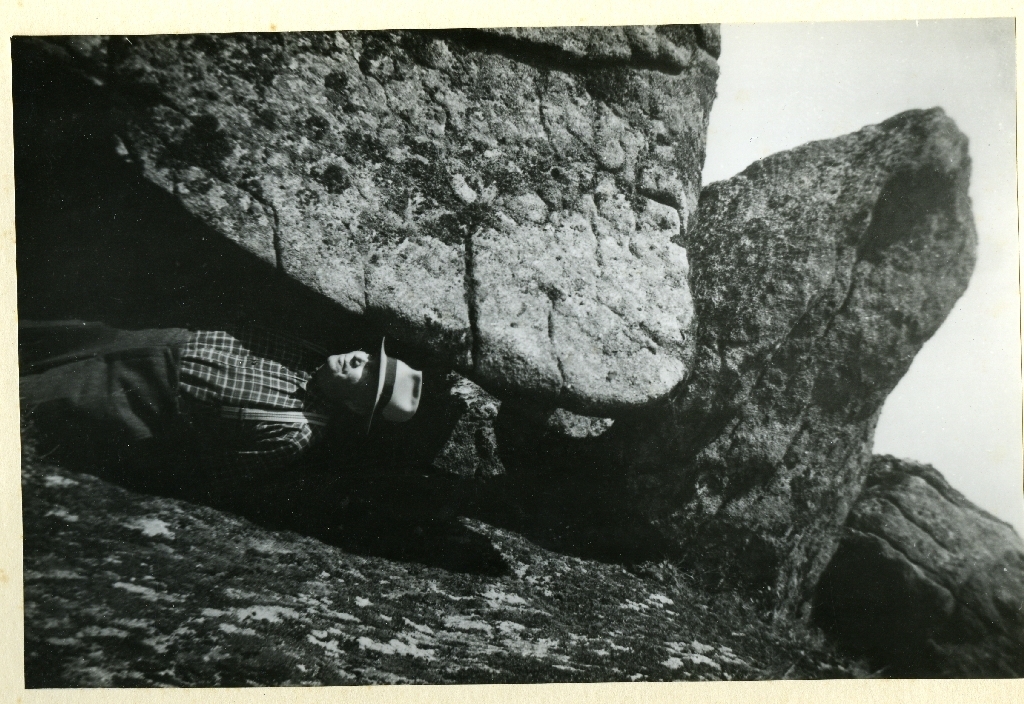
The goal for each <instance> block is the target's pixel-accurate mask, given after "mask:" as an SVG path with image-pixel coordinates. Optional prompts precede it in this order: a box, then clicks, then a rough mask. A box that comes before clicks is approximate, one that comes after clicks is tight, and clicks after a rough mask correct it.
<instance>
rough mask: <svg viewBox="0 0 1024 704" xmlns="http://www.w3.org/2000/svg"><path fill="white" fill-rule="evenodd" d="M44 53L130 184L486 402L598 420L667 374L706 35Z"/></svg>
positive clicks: (135, 45)
mask: <svg viewBox="0 0 1024 704" xmlns="http://www.w3.org/2000/svg"><path fill="white" fill-rule="evenodd" d="M57 41H58V42H60V41H62V42H63V46H65V47H67V48H68V49H69V50H70V51H71V52H72V53H74V54H76V55H80V56H85V57H90V58H91V65H90V66H89V70H92V71H94V72H95V73H97V74H98V76H99V77H100V80H102V81H104V82H105V83H106V84H108V85H109V88H110V95H111V105H112V106H113V107H114V110H115V113H116V120H115V122H116V123H117V124H118V125H120V127H119V132H120V136H121V139H122V142H123V145H124V149H125V151H126V152H127V153H128V154H129V155H130V156H131V157H133V158H134V159H135V160H136V162H137V163H138V165H139V166H140V167H141V169H142V170H143V172H144V173H145V175H146V177H147V178H149V179H150V180H151V181H152V182H154V183H156V184H158V185H160V186H161V187H163V188H164V189H166V190H167V191H168V192H171V193H173V194H174V195H175V196H176V197H177V198H178V199H179V200H180V201H181V203H182V204H183V205H184V206H185V207H186V208H187V209H188V210H189V211H191V212H192V213H193V214H195V215H196V216H198V217H199V218H201V219H202V220H203V221H205V222H206V223H207V224H209V225H210V226H212V227H213V228H214V229H216V230H217V231H218V232H221V233H222V234H224V235H225V236H227V237H229V238H230V239H232V240H234V241H236V242H238V243H239V244H241V245H242V246H243V247H245V248H247V249H249V250H250V251H252V252H253V253H255V254H256V255H257V256H259V257H261V258H263V259H264V260H267V261H270V262H274V263H275V264H276V265H277V266H278V267H279V268H280V269H282V270H283V271H285V272H287V273H288V274H289V275H290V276H292V277H294V278H295V279H297V280H299V281H301V282H303V283H304V284H306V285H308V286H309V287H311V288H312V289H314V290H316V291H319V292H321V293H322V294H324V295H325V296H327V297H328V298H330V299H331V300H334V301H337V302H338V303H340V304H341V305H342V306H343V307H344V308H345V309H346V310H348V311H350V312H353V313H358V314H365V315H366V316H367V317H368V318H369V319H370V320H372V321H373V322H375V323H377V324H378V325H380V326H381V327H382V328H383V329H384V330H385V331H386V332H387V333H388V334H390V335H392V336H394V337H396V338H398V339H400V340H402V341H403V342H405V343H408V344H411V345H414V346H416V347H418V348H419V349H422V350H426V351H429V352H430V353H432V354H433V355H434V357H435V359H436V361H439V362H443V363H447V364H451V365H453V366H455V367H456V368H458V369H459V370H460V371H462V372H463V373H465V374H466V375H467V376H469V377H471V378H473V379H474V380H475V381H477V382H478V383H480V384H482V385H483V386H485V387H486V388H488V389H490V390H492V391H498V392H508V393H515V394H519V395H525V396H526V397H530V398H533V399H535V400H538V401H541V402H544V403H547V404H550V405H559V406H562V407H566V408H569V409H570V410H575V411H578V412H584V413H588V414H591V415H616V414H623V413H628V412H630V411H632V410H634V409H636V408H638V407H643V406H645V405H649V404H650V403H651V402H653V401H656V400H658V399H661V398H664V397H665V396H666V395H667V394H668V393H669V391H670V390H671V389H672V388H673V387H674V386H675V385H677V384H678V383H679V382H680V381H682V380H683V378H684V377H685V376H686V373H687V371H688V369H689V360H690V356H691V352H692V346H693V343H692V335H691V334H690V332H691V327H692V321H693V306H692V301H691V298H690V294H689V289H688V285H687V276H688V266H687V261H686V253H685V251H684V250H683V249H682V248H681V247H680V246H679V245H678V244H677V242H678V241H679V240H678V238H679V236H680V234H681V233H682V232H684V231H685V230H686V229H687V227H688V224H689V220H690V219H691V218H692V216H693V213H694V212H695V209H696V202H697V197H698V193H699V190H700V172H701V168H702V166H703V161H704V140H705V133H706V128H707V118H708V113H709V111H710V108H711V103H712V100H713V98H714V91H715V81H716V78H717V73H718V67H717V63H716V61H715V58H714V56H715V55H717V51H718V38H717V28H715V27H714V26H710V25H694V26H665V27H609V28H601V27H598V28H587V27H583V28H534V29H494V30H460V31H448V32H432V33H426V32H337V33H302V34H260V35H256V34H252V35H241V34H240V35H216V36H213V35H202V36H185V35H182V36H151V37H133V38H131V40H127V39H124V38H119V37H112V38H109V39H74V40H57ZM709 52H710V53H709Z"/></svg>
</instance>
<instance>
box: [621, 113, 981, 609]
mask: <svg viewBox="0 0 1024 704" xmlns="http://www.w3.org/2000/svg"><path fill="white" fill-rule="evenodd" d="M969 171H970V159H969V157H968V155H967V139H966V138H965V137H964V136H963V135H962V134H961V133H960V132H959V131H958V130H957V128H956V126H955V125H954V124H953V122H952V121H951V120H950V119H949V118H948V117H946V116H945V114H944V113H943V112H942V111H941V110H939V109H934V110H928V111H920V110H915V111H910V112H906V113H902V114H900V115H897V116H896V117H893V118H890V119H889V120H886V121H885V122H883V123H881V124H878V125H873V126H870V127H866V128H864V129H862V130H860V131H859V132H856V133H853V134H850V135H847V136H844V137H840V138H837V139H832V140H827V141H821V142H813V143H810V144H807V145H804V146H801V147H798V148H796V149H793V150H791V151H788V152H782V153H779V154H775V155H773V156H770V157H768V158H766V159H762V160H761V161H758V162H756V163H754V164H753V165H751V166H750V167H748V168H747V169H746V170H745V171H743V172H742V173H740V174H739V175H737V176H735V177H734V178H731V179H729V180H727V181H722V182H719V183H715V184H712V185H710V186H708V187H706V188H705V189H704V192H703V193H702V195H701V201H700V210H699V216H698V224H697V226H696V227H695V228H694V229H693V230H692V231H691V232H690V233H689V234H688V235H686V236H685V237H684V238H683V239H682V240H681V242H680V243H681V244H682V245H684V246H685V247H686V248H687V250H688V252H689V254H690V261H691V266H692V278H691V286H692V289H693V295H694V300H695V303H696V307H697V316H698V321H699V328H698V333H697V351H696V355H695V359H694V371H693V373H692V375H691V377H690V379H689V381H688V383H687V384H686V385H685V387H683V388H681V389H680V393H679V394H678V395H677V397H676V398H674V399H673V400H672V402H671V404H670V405H668V406H667V407H666V409H665V411H664V412H663V413H662V414H661V416H660V417H658V416H652V417H650V418H648V419H644V420H641V421H637V422H632V423H629V424H620V425H621V426H622V427H619V428H616V430H618V431H620V432H619V437H626V438H627V440H626V442H625V443H624V445H623V448H624V451H622V452H621V453H620V462H621V463H622V464H623V465H624V466H625V467H626V468H627V471H628V473H629V476H630V484H631V493H632V495H633V496H634V500H635V501H636V502H637V505H638V506H639V507H640V508H641V509H642V510H643V512H644V513H645V514H646V515H647V516H649V517H650V519H651V520H653V521H654V522H656V523H657V524H658V525H659V526H660V527H661V529H662V531H663V532H664V533H665V534H666V535H667V536H669V537H670V538H671V540H672V542H674V543H675V544H676V545H678V546H680V547H681V548H682V550H683V551H684V552H685V553H686V554H687V555H688V556H689V557H690V558H691V559H692V560H693V561H694V562H695V564H704V565H707V566H709V567H711V569H712V570H713V571H715V572H719V571H721V572H724V573H726V574H728V575H730V579H729V581H730V582H733V581H734V582H739V583H747V584H749V585H750V586H752V587H755V588H757V589H762V590H765V591H766V592H767V593H768V594H770V599H771V601H772V602H773V603H775V604H776V606H777V607H778V608H780V609H782V610H791V609H795V608H797V607H798V605H800V604H806V603H807V601H808V599H809V597H810V589H811V588H812V587H813V586H814V584H815V583H816V582H817V580H818V577H819V576H820V574H821V572H822V571H823V570H824V568H825V565H826V564H827V563H828V560H829V558H830V557H831V556H832V553H833V552H834V551H835V547H836V545H837V542H838V538H839V533H840V529H841V527H842V524H843V522H844V520H845V518H846V515H847V513H848V512H849V509H850V507H851V505H852V504H853V501H854V500H855V499H856V497H857V495H858V494H859V493H860V489H861V485H862V484H863V481H864V477H865V474H866V472H867V468H868V465H869V462H870V458H871V447H872V439H873V432H874V426H875V422H876V420H877V417H878V413H879V411H880V410H881V407H882V403H883V402H884V401H885V398H886V396H887V395H888V394H889V392H890V391H891V390H892V389H893V387H894V386H895V385H896V383H897V382H898V381H899V379H900V378H901V377H902V376H903V374H904V373H905V372H906V371H907V369H908V367H909V366H910V362H911V360H912V359H913V357H914V355H915V354H916V353H917V351H918V350H919V349H920V347H921V345H923V344H924V342H925V341H926V340H928V338H929V337H931V335H932V334H933V333H934V332H935V331H936V330H937V329H938V327H939V325H940V324H941V323H942V321H943V320H944V319H945V317H946V315H947V314H948V312H949V311H950V309H951V308H952V307H953V304H954V303H955V302H956V300H957V299H958V298H959V297H960V295H961V294H962V293H963V291H964V289H965V288H966V286H967V282H968V280H969V278H970V275H971V271H972V269H973V266H974V258H975V247H976V239H977V236H976V234H975V231H974V223H973V218H972V215H971V209H970V201H969V199H968V195H967V186H968V179H969Z"/></svg>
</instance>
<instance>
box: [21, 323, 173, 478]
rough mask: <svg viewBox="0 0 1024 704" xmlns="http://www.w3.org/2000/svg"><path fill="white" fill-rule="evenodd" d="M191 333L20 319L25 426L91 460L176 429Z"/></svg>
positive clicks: (139, 446)
mask: <svg viewBox="0 0 1024 704" xmlns="http://www.w3.org/2000/svg"><path fill="white" fill-rule="evenodd" d="M189 335H190V332H189V331H188V330H184V329H180V328H172V329H166V330H117V329H115V328H112V327H109V326H107V325H104V324H102V323H83V322H81V321H58V322H22V323H20V324H19V325H18V358H19V365H20V375H21V376H20V379H19V386H20V389H19V390H20V396H21V408H22V413H23V414H24V416H25V420H26V422H27V424H28V425H30V426H32V427H33V428H34V429H36V430H39V431H41V432H42V433H43V434H44V435H45V436H47V437H49V438H50V439H51V440H52V441H53V442H54V443H56V444H58V445H60V446H62V447H63V448H64V449H65V450H76V451H79V454H83V455H87V456H89V457H90V458H91V459H92V460H95V461H99V462H105V461H108V460H109V459H110V458H111V457H113V458H120V459H124V458H126V457H129V456H135V455H138V453H139V451H142V450H144V449H147V448H150V447H152V446H153V445H154V444H155V443H156V441H157V440H161V439H166V438H168V437H171V436H173V435H174V433H175V432H177V431H178V429H179V424H180V419H179V416H178V393H177V387H178V366H179V362H180V359H181V348H182V346H183V345H184V344H185V343H186V342H187V341H188V338H189Z"/></svg>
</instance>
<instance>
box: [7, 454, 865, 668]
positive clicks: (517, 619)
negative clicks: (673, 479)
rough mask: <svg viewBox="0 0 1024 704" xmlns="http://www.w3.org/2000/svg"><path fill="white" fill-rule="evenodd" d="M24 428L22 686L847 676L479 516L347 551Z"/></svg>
mask: <svg viewBox="0 0 1024 704" xmlns="http://www.w3.org/2000/svg"><path fill="white" fill-rule="evenodd" d="M27 440H28V441H27V442H26V443H25V444H24V445H23V447H24V448H25V449H26V456H25V461H24V463H23V468H22V469H23V475H22V476H23V487H24V493H23V496H24V509H25V514H24V515H25V521H24V528H25V572H24V578H25V678H26V685H27V686H28V687H29V688H39V687H154V686H171V687H196V686H205V687H229V686H230V687H245V686H254V685H264V686H277V685H293V686H298V685H342V684H398V683H410V684H411V683H433V684H445V683H464V684H468V683H474V684H485V683H495V682H514V683H528V682H574V681H575V682H598V681H625V680H633V681H637V680H673V679H690V680H697V679H778V678H780V677H783V676H794V677H805V678H806V677H849V676H851V675H854V674H857V673H858V668H857V665H856V663H854V662H852V661H850V659H849V658H844V657H842V656H837V655H836V654H835V653H834V652H831V651H829V650H827V649H823V648H821V647H820V646H818V647H815V646H814V645H813V644H812V643H811V642H809V639H808V638H807V637H806V636H803V637H794V636H793V634H792V633H790V634H782V633H775V632H773V631H772V630H771V629H770V628H768V627H767V626H766V624H765V623H764V621H763V619H760V618H759V617H758V615H757V614H754V613H751V612H750V610H749V609H747V610H746V611H744V610H743V608H742V607H741V608H737V607H738V605H737V603H736V601H735V600H733V601H729V600H726V601H725V602H724V603H723V602H719V601H716V600H715V599H714V598H713V597H709V596H708V595H705V594H702V593H699V592H694V591H693V590H692V589H689V588H687V587H686V585H685V584H684V583H678V582H675V581H673V580H672V579H664V578H662V579H659V578H657V577H658V575H641V574H635V573H631V572H628V571H626V570H625V569H623V568H622V566H620V565H613V564H607V563H600V562H593V561H588V560H581V559H579V558H577V557H570V556H566V555H564V554H557V553H552V552H550V551H547V550H544V549H541V548H539V547H537V546H536V545H534V544H531V543H530V542H529V541H526V540H524V539H523V538H522V537H521V536H519V535H516V534H515V533H511V532H509V531H506V530H501V529H497V528H494V527H492V526H489V525H486V524H484V523H480V522H477V521H463V522H461V523H459V524H456V525H453V526H449V527H448V528H446V529H444V530H437V529H431V528H430V527H429V524H426V527H427V530H426V532H425V533H423V532H419V533H418V532H416V531H412V530H403V527H402V526H400V525H395V524H394V522H392V523H391V524H390V525H387V524H383V523H382V524H379V525H378V526H376V527H375V528H374V531H373V532H374V533H375V534H383V535H388V533H389V532H390V534H391V538H390V539H389V540H391V541H392V542H393V543H394V544H395V545H398V546H399V547H400V550H399V551H398V552H396V551H395V550H388V549H383V548H384V546H382V545H380V543H379V541H378V542H377V543H376V544H371V545H369V546H367V545H366V544H363V545H362V546H361V549H356V548H354V547H353V545H352V544H351V542H350V541H351V538H352V534H353V533H354V532H357V531H358V525H357V524H353V525H345V526H339V525H337V524H334V525H333V526H332V528H333V530H327V531H324V530H321V531H318V532H316V533H315V534H311V533H310V532H306V533H305V534H303V533H296V532H293V531H290V530H280V529H273V528H271V527H267V526H265V525H260V524H257V523H254V522H252V521H250V520H246V519H243V518H240V517H239V516H238V515H232V514H229V513H224V512H221V511H217V510H215V509H213V508H210V507H208V506H200V505H196V504H193V503H189V502H186V501H180V500H175V499H170V498H163V497H159V496H152V495H149V496H146V495H142V494H138V493H135V492H132V491H128V490H125V489H124V488H121V487H118V486H114V485H112V484H109V483H107V482H106V481H103V480H101V479H98V478H96V477H94V476H91V475H89V474H82V473H78V472H74V471H68V470H67V469H66V468H64V467H62V466H60V465H58V464H54V463H53V462H52V459H53V458H52V456H50V457H48V458H45V459H40V458H39V457H38V455H37V454H36V453H35V450H34V449H33V447H32V442H31V438H27ZM291 490H294V484H293V485H292V486H291ZM283 495H287V492H285V493H284V494H282V493H281V492H277V494H276V495H275V496H273V497H272V502H273V503H278V502H279V500H280V499H281V498H282V496H283ZM306 498H307V499H308V496H307V497H306ZM393 498H394V495H393V494H390V495H389V500H391V499H393ZM302 503H304V504H305V508H306V509H307V510H309V509H310V506H309V505H308V502H307V501H303V502H302ZM378 529H379V531H380V532H379V533H378ZM339 533H340V535H339ZM416 544H418V546H419V547H418V548H414V550H413V552H415V551H416V550H417V549H418V555H416V554H410V546H415V545H416ZM403 551H404V552H403ZM441 554H447V555H448V556H449V557H452V558H454V559H449V560H447V561H446V562H439V561H438V559H437V558H438V556H439V555H441ZM743 603H745V602H743ZM708 612H711V613H716V614H720V615H721V614H724V613H728V614H729V618H728V620H727V621H723V620H722V619H709V618H707V613H708ZM808 656H810V657H808Z"/></svg>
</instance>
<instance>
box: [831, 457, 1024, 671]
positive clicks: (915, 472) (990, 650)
mask: <svg viewBox="0 0 1024 704" xmlns="http://www.w3.org/2000/svg"><path fill="white" fill-rule="evenodd" d="M815 618H816V620H817V621H818V622H819V623H820V624H821V625H822V626H823V627H824V628H825V629H826V630H827V631H828V632H830V633H831V634H832V635H834V636H836V637H838V638H840V639H841V640H842V641H844V642H845V643H846V644H847V646H849V647H851V648H853V649H856V650H857V651H860V652H862V653H865V654H868V655H870V656H872V657H873V658H874V659H875V660H876V661H877V664H878V666H880V667H885V672H886V673H887V674H890V675H893V676H911V677H1022V676H1024V543H1022V542H1021V539H1020V536H1019V535H1017V533H1016V532H1015V531H1014V530H1013V528H1012V527H1011V526H1010V525H1008V524H1007V523H1004V522H1003V521H1000V520H999V519H997V518H995V517H994V516H992V515H990V514H988V513H986V512H985V511H983V510H981V509H980V508H978V507H977V506H975V505H974V504H972V503H971V502H970V501H968V500H967V499H966V498H964V496H963V495H961V494H960V493H959V492H957V491H956V490H955V489H953V488H952V487H951V486H950V485H949V483H948V482H946V480H945V479H944V478H943V477H942V475H941V474H939V473H938V472H937V471H935V469H934V468H932V467H930V466H928V465H923V464H919V463H917V462H911V461H909V460H900V459H897V458H895V457H890V456H876V457H875V458H874V459H873V461H872V463H871V471H870V474H868V479H867V483H866V485H865V487H864V491H863V493H862V494H861V495H860V497H859V498H858V499H857V503H856V504H854V507H853V510H852V511H851V512H850V515H849V518H848V519H847V521H846V528H845V532H844V534H843V539H842V542H841V543H840V544H839V550H838V551H836V554H835V556H834V557H833V558H832V562H831V563H829V566H828V569H827V570H826V571H825V574H824V575H823V576H822V579H821V582H820V583H819V585H818V590H817V596H816V605H815Z"/></svg>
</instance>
